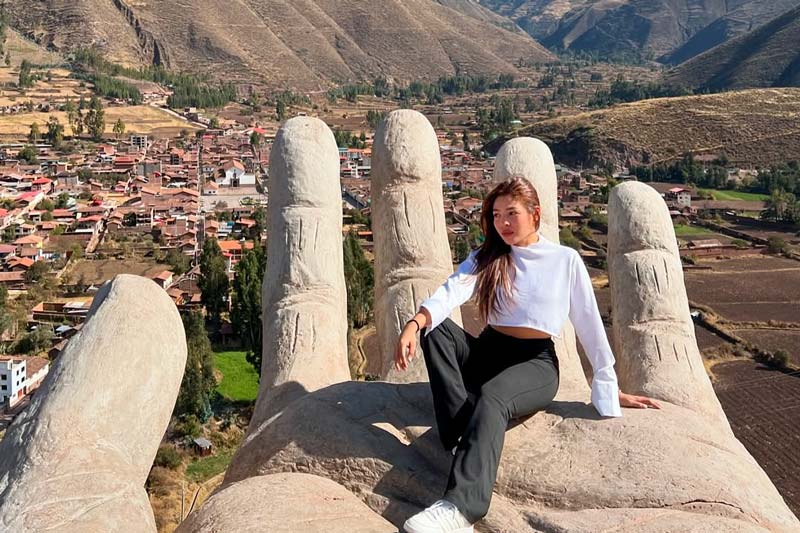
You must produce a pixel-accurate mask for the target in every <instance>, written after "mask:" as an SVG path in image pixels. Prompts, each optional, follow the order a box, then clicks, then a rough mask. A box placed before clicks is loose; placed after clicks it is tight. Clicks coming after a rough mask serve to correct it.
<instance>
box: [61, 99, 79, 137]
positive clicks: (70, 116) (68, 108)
mask: <svg viewBox="0 0 800 533" xmlns="http://www.w3.org/2000/svg"><path fill="white" fill-rule="evenodd" d="M64 112H65V113H66V114H67V124H69V127H70V128H72V131H73V132H74V131H75V121H76V120H77V118H78V108H77V107H76V106H75V102H73V101H72V98H67V103H66V104H64Z"/></svg>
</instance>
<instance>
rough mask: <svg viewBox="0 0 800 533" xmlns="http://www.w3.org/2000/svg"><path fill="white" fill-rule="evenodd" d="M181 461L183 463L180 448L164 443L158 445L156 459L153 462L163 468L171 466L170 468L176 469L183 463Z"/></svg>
mask: <svg viewBox="0 0 800 533" xmlns="http://www.w3.org/2000/svg"><path fill="white" fill-rule="evenodd" d="M181 463H183V459H181V456H180V454H179V453H178V450H176V449H175V448H174V447H173V446H170V445H168V444H164V445H162V446H159V447H158V452H157V453H156V460H155V461H154V463H153V464H155V465H156V466H161V467H163V468H169V469H170V470H175V469H176V468H178V467H179V466H180V465H181Z"/></svg>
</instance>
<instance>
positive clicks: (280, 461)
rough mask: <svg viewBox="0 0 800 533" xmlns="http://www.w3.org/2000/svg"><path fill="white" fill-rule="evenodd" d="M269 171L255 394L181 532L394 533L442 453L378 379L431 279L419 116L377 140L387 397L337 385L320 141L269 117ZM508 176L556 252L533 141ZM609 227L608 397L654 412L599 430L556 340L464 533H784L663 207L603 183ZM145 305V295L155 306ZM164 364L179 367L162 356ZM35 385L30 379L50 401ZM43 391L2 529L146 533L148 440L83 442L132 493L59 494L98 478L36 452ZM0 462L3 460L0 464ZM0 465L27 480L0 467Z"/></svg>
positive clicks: (338, 345) (332, 240) (546, 163)
mask: <svg viewBox="0 0 800 533" xmlns="http://www.w3.org/2000/svg"><path fill="white" fill-rule="evenodd" d="M271 172H272V175H271V178H270V232H269V235H270V240H269V254H268V257H269V264H268V266H267V272H268V273H269V275H268V279H267V280H265V285H264V299H263V300H264V331H265V335H264V341H265V342H264V352H263V353H264V357H265V360H264V368H263V371H262V374H263V375H262V386H261V387H262V388H261V391H260V394H259V400H258V403H257V406H256V410H255V413H254V415H253V419H252V421H251V426H250V429H249V431H248V435H247V437H246V439H245V442H244V444H243V445H242V447H241V449H240V450H239V452H238V453H237V455H236V456H235V457H234V460H233V462H232V464H231V466H230V468H229V469H228V472H227V474H226V478H225V481H224V482H223V485H222V487H221V488H220V489H219V490H218V491H217V492H216V493H215V494H214V495H212V496H211V497H210V498H209V500H208V501H207V502H206V503H205V504H204V506H203V507H202V509H201V510H200V511H198V512H195V513H194V514H193V515H191V516H190V517H189V519H188V520H187V521H186V522H184V523H183V524H182V526H181V528H180V530H181V531H245V530H253V531H255V530H258V531H315V530H320V531H322V530H325V531H396V530H397V528H396V526H394V525H392V524H400V523H402V521H403V520H404V519H405V518H406V517H407V516H408V515H410V514H411V513H413V512H415V511H416V510H418V508H420V507H422V506H425V505H427V504H429V503H431V502H432V501H433V500H434V499H436V498H437V497H438V496H440V494H441V492H442V490H443V489H444V485H445V483H446V478H447V472H448V470H449V462H450V459H451V456H450V455H449V454H448V453H447V452H445V451H443V450H442V449H441V446H440V445H439V443H438V438H437V437H436V435H435V430H431V429H430V426H431V424H432V423H433V415H432V406H431V402H430V390H429V387H428V385H427V383H419V382H417V383H408V382H407V383H402V381H421V380H424V378H425V372H424V365H422V364H421V362H420V361H419V359H421V358H417V361H416V363H415V365H416V366H414V367H413V368H412V369H411V370H410V371H409V372H408V373H407V374H397V373H395V372H394V371H393V370H392V364H391V363H392V354H393V343H394V341H395V339H396V338H397V334H398V333H399V330H400V327H401V326H402V324H403V322H404V321H405V319H407V318H408V317H410V316H411V314H413V312H414V310H415V309H416V307H417V305H418V304H419V302H420V301H421V300H422V299H423V298H424V297H425V296H427V294H429V293H430V291H431V290H433V289H434V288H435V287H436V286H438V284H439V283H441V280H442V279H443V278H444V277H445V276H446V275H447V274H448V273H449V271H450V269H451V266H450V256H449V250H448V248H447V237H446V232H445V226H444V216H443V213H442V210H441V209H440V208H439V209H437V208H436V207H437V206H440V205H441V201H442V197H441V189H440V185H439V184H440V179H441V169H440V161H439V154H438V146H437V144H436V139H435V135H434V133H433V130H432V128H431V127H430V125H429V124H428V123H427V121H426V120H425V119H424V117H422V116H421V115H419V114H417V113H414V112H410V111H399V112H394V113H392V114H391V115H390V116H389V117H388V118H387V119H386V120H385V121H384V123H382V125H381V126H380V127H379V129H378V132H377V133H376V143H375V153H374V160H373V175H374V177H373V191H372V196H373V203H372V210H373V228H374V230H375V249H376V280H377V287H376V322H377V325H378V334H379V338H380V341H381V347H382V352H381V353H383V354H386V358H385V360H383V361H380V362H376V366H378V367H379V368H381V369H382V375H383V376H384V377H385V378H386V379H387V381H388V382H372V383H364V382H352V381H348V371H347V364H346V361H347V360H346V340H345V329H346V325H345V323H344V316H345V313H344V306H345V304H344V282H343V276H342V271H341V268H342V267H341V264H342V263H341V257H342V256H341V253H342V252H341V246H340V239H339V235H340V231H341V222H340V210H339V209H340V208H339V205H340V201H341V200H340V193H339V188H338V153H337V151H336V146H335V143H334V141H333V136H332V135H331V133H330V131H329V130H328V129H327V127H325V126H324V124H322V123H320V122H319V121H316V120H314V119H307V118H299V119H293V120H291V121H289V122H288V123H287V124H286V125H285V126H284V128H282V130H281V132H280V133H279V135H278V138H277V139H276V142H275V145H274V147H273V151H272V155H271ZM512 175H523V176H525V177H527V178H528V179H531V180H532V181H533V182H534V184H535V185H536V187H537V189H538V191H539V195H540V198H541V200H542V215H543V226H542V231H543V232H544V234H545V235H546V236H547V237H549V238H550V239H553V240H554V239H556V238H557V208H556V201H555V196H556V195H555V188H556V181H555V173H554V169H553V163H552V157H551V156H550V153H549V151H548V150H547V148H546V147H545V146H544V145H543V144H542V143H540V142H538V141H535V140H532V139H517V140H514V141H511V142H509V143H507V144H506V146H504V148H503V150H501V153H500V154H499V155H498V159H497V163H496V167H495V178H496V179H505V178H507V177H509V176H512ZM609 219H610V222H611V227H610V235H609V272H610V276H611V286H612V291H613V293H612V296H613V298H612V302H613V313H614V318H615V322H614V333H615V335H614V337H615V338H616V340H617V341H618V342H617V343H618V346H617V347H616V350H615V353H616V354H617V372H618V375H619V379H620V385H621V387H622V389H623V390H624V391H626V392H630V393H641V394H646V395H648V396H651V397H654V398H656V399H658V400H659V401H660V403H661V404H662V406H663V407H662V409H661V410H658V411H655V410H647V411H645V410H634V409H625V410H624V411H623V415H624V416H623V417H622V418H616V419H604V418H601V417H599V416H598V415H597V412H596V411H595V410H594V408H593V407H592V406H591V405H589V403H588V401H589V387H588V385H587V380H586V378H585V377H584V375H583V372H582V370H581V365H580V361H579V358H578V354H577V350H576V347H575V344H574V335H573V333H572V328H571V326H567V327H566V329H565V331H564V335H562V338H561V339H560V340H558V341H557V351H558V355H559V359H560V361H561V385H560V389H559V393H558V395H557V397H556V399H555V401H554V402H553V403H552V404H551V405H550V406H549V407H548V408H547V409H546V410H544V411H542V412H539V413H536V414H535V415H533V416H531V417H529V418H527V419H526V420H518V421H515V422H516V425H515V427H513V428H512V429H510V431H509V432H508V433H507V436H506V443H505V448H504V452H503V459H502V464H501V467H500V472H499V474H498V480H497V483H496V486H495V496H494V499H493V502H492V507H491V509H490V512H489V515H488V516H487V517H486V518H485V519H484V521H483V522H482V523H481V524H479V526H478V528H479V529H483V530H486V531H514V532H517V531H598V530H615V531H637V532H640V531H645V532H647V531H794V530H797V529H798V528H800V523H799V522H798V520H797V518H795V517H794V515H792V513H791V512H790V511H789V509H788V508H787V507H786V505H785V504H784V502H783V500H782V498H781V497H780V495H779V494H778V492H777V491H776V489H775V487H774V486H773V485H772V483H771V482H770V481H769V479H768V478H767V476H766V475H765V474H764V472H763V471H762V470H761V468H760V467H759V466H758V465H757V464H756V463H755V461H754V460H753V459H752V457H751V456H750V455H749V454H748V453H747V451H746V450H745V449H744V447H743V446H742V445H741V444H740V443H739V442H738V441H737V440H736V439H735V438H734V436H733V435H732V433H731V431H730V427H729V426H728V424H727V421H726V420H725V416H724V414H723V413H722V410H721V409H720V406H719V403H718V402H717V400H716V397H715V396H714V393H713V390H712V388H711V385H710V383H709V380H708V378H707V376H706V375H705V371H704V368H703V365H702V361H701V359H700V356H699V353H698V350H697V345H696V342H695V339H694V330H693V328H692V325H691V322H690V320H689V318H688V305H687V300H686V293H685V288H684V285H683V276H682V271H681V267H680V262H679V259H678V257H677V249H676V246H675V238H674V234H673V233H672V226H671V223H670V221H669V216H668V214H667V212H666V208H665V206H664V204H663V201H662V200H661V198H660V197H659V196H658V195H657V194H656V193H655V191H653V190H651V189H649V188H648V187H646V186H643V185H640V184H636V183H632V184H623V185H620V186H618V187H617V188H616V189H614V191H613V192H612V198H611V200H610V205H609ZM281 235H283V236H284V238H281V237H280V236H281ZM129 283H131V280H126V279H121V280H117V281H115V282H114V284H113V287H114V288H116V289H118V290H117V292H118V293H120V297H119V298H118V299H120V298H121V299H122V301H123V303H130V304H131V305H133V304H132V302H131V300H128V301H126V300H125V298H126V297H127V298H131V299H132V298H133V297H138V293H137V294H135V295H134V294H126V293H125V289H126V284H129ZM153 287H155V286H153ZM113 290H114V289H113V288H112V292H113ZM128 290H129V292H134V291H133V289H131V288H129V289H128ZM142 290H143V289H142V288H138V289H137V291H139V292H141V291H142ZM147 291H149V293H148V294H147V295H146V296H147V297H151V294H152V298H153V299H155V300H157V299H159V298H161V299H162V300H163V299H164V298H163V296H162V295H161V294H159V293H157V292H154V291H151V290H150V289H147V290H144V292H147ZM150 293H151V294H150ZM167 301H168V300H167ZM113 303H114V301H110V300H109V299H108V298H106V299H105V301H104V300H103V298H99V299H98V302H97V303H96V304H95V307H96V311H95V315H96V316H95V318H93V319H92V320H90V324H87V329H91V327H95V326H97V321H98V320H100V317H101V316H102V318H103V319H104V320H109V321H111V320H112V319H113V318H114V317H113V316H112V315H111V313H112V312H114V310H113V309H110V305H111V304H113ZM118 303H119V302H117V304H118ZM123 307H124V306H123ZM165 315H166V312H165ZM455 318H458V314H457V313H456V314H455ZM98 327H102V326H98ZM150 327H151V328H161V329H162V330H164V331H170V330H175V329H176V328H180V327H181V325H180V321H179V320H177V322H176V320H175V318H174V316H172V317H170V320H166V319H165V317H162V320H161V321H160V322H159V323H158V324H154V325H150ZM146 330H147V328H144V329H137V330H136V331H133V332H131V333H129V334H130V335H142V334H143V332H144V331H146ZM151 344H152V343H149V344H148V343H147V342H139V344H136V343H135V342H134V343H132V344H131V346H132V347H133V348H134V349H136V350H138V352H137V353H139V354H140V355H141V357H143V358H144V360H147V358H148V357H149V358H150V359H149V360H150V361H151V362H152V361H156V360H159V358H162V357H163V350H159V349H155V348H153V347H152V346H151ZM177 344H178V345H179V344H180V343H179V342H178V343H177ZM73 345H74V346H73V347H74V349H72V348H73V347H71V349H72V351H71V353H67V354H65V356H70V355H71V354H75V357H77V354H78V353H83V352H90V351H91V350H92V349H95V350H96V349H97V348H96V347H95V346H93V345H92V344H91V343H90V341H89V339H88V338H87V337H86V336H84V337H82V338H80V339H78V340H77V342H73ZM181 349H183V348H182V347H181V346H179V347H178V349H177V350H175V351H177V352H178V353H180V352H181ZM184 350H185V349H184ZM118 352H119V350H118ZM183 353H184V356H185V351H184V352H183ZM111 356H112V357H115V358H121V357H124V356H125V354H124V353H112V354H111ZM175 359H177V360H178V361H179V362H180V355H177V356H175ZM67 362H69V357H67V358H65V357H64V356H62V359H61V361H60V362H59V364H62V365H65V364H66V363H67ZM57 366H58V365H57ZM54 370H58V369H54ZM53 373H54V375H55V374H58V373H59V372H58V371H54V372H53ZM62 373H63V372H62ZM164 379H165V380H166V381H168V382H169V384H168V385H167V386H164V387H162V388H163V389H165V390H166V392H165V393H164V394H165V396H164V397H163V398H161V402H160V404H164V405H160V404H159V405H158V406H155V407H157V408H159V409H160V411H159V416H160V417H161V419H163V413H167V416H168V413H169V411H171V403H170V402H171V399H172V398H174V394H175V393H176V392H177V388H176V387H177V384H179V383H180V375H179V374H177V375H176V374H175V373H174V372H173V373H172V374H171V377H168V378H164ZM51 381H52V380H50V381H48V384H47V385H46V386H47V387H50V388H51V389H55V388H57V385H54V384H53V383H52V382H51ZM79 385H85V383H80V382H77V383H76V382H73V381H70V382H69V383H67V384H66V385H64V387H78V386H79ZM130 389H131V387H130V386H128V389H127V390H126V389H125V388H124V386H121V388H119V389H117V390H116V391H113V392H112V390H111V388H110V386H108V390H107V391H106V392H108V393H109V394H110V395H111V396H112V397H114V398H116V397H117V396H119V397H120V398H122V399H120V398H117V404H115V405H116V407H117V409H125V407H124V405H125V402H124V397H125V395H126V394H127V393H129V392H130ZM170 394H171V395H172V396H170ZM50 396H51V395H50V394H48V395H40V398H41V397H43V399H42V400H41V401H40V400H37V402H38V403H37V404H35V405H34V406H32V408H31V409H30V413H29V416H27V418H26V420H24V421H22V422H21V423H16V424H15V426H13V427H12V429H11V430H9V436H8V437H7V438H6V439H5V440H4V441H3V443H2V447H1V448H0V467H2V468H3V470H2V471H3V472H5V473H6V476H5V477H4V478H3V480H4V483H5V484H4V485H0V490H3V492H2V493H0V495H2V499H0V502H2V503H0V519H2V523H3V525H4V526H9V525H13V526H20V527H16V528H15V530H19V531H27V530H30V531H32V530H37V529H43V526H50V527H52V526H53V524H56V525H60V526H61V529H63V530H79V529H80V530H86V529H87V527H88V528H91V526H98V528H103V529H118V527H116V526H124V527H122V529H124V530H127V531H134V530H141V531H152V530H153V529H154V527H153V525H152V513H151V512H149V509H148V508H146V495H144V491H143V490H142V489H141V486H142V484H143V481H144V478H145V477H146V467H147V466H148V465H149V462H151V461H152V457H153V456H154V454H155V448H156V447H157V445H158V441H159V439H160V434H159V433H158V428H159V427H160V428H161V431H162V432H163V425H162V426H159V423H156V424H155V427H153V428H150V427H149V426H148V428H147V431H144V432H140V434H139V441H140V442H137V443H135V444H138V445H137V446H133V445H131V446H130V449H127V448H126V449H124V450H120V448H121V447H122V446H121V445H120V442H121V441H122V440H124V438H123V437H124V433H123V436H120V435H118V434H116V433H115V432H114V431H112V430H111V429H110V428H109V429H100V430H98V432H99V433H100V434H98V435H96V437H97V438H98V439H100V440H101V441H103V442H110V443H111V444H110V445H109V446H107V448H111V449H112V450H115V451H112V452H111V454H110V455H111V457H110V459H109V460H110V461H112V462H114V464H115V465H117V466H118V467H123V468H124V470H122V473H119V474H118V475H117V476H116V477H115V478H114V479H113V480H112V479H110V478H109V479H108V480H107V481H108V482H109V483H110V482H111V481H113V482H114V483H116V485H115V486H119V487H123V488H124V489H125V491H127V492H126V493H129V494H132V495H133V496H132V497H130V498H128V499H127V500H123V499H119V498H116V499H115V498H105V499H98V495H100V494H103V492H102V490H103V489H104V486H103V484H102V483H95V484H94V485H92V486H91V487H88V488H87V487H81V484H80V483H73V484H72V485H70V481H69V479H70V477H71V476H74V477H73V480H75V479H77V480H80V479H86V478H87V477H88V476H89V475H90V474H89V472H90V471H91V470H92V468H94V469H95V470H96V469H97V467H96V465H91V466H92V468H90V465H89V463H88V462H87V461H86V460H85V457H84V458H81V457H73V456H74V455H76V454H69V453H67V454H63V455H65V457H62V455H59V454H57V453H53V451H54V450H55V449H57V448H58V444H57V443H56V440H57V439H56V438H54V437H57V435H52V432H53V431H56V430H58V428H56V429H53V428H51V427H50V426H46V425H44V424H43V423H42V420H43V419H44V418H47V417H55V418H57V417H58V414H57V413H58V412H60V411H59V409H58V407H59V406H58V405H54V402H55V400H52V401H51V399H50ZM62 401H63V399H62ZM167 404H168V405H167ZM62 418H63V417H62ZM56 425H57V424H56ZM74 425H75V424H74V421H73V424H72V426H71V427H73V428H74ZM151 425H152V424H151ZM32 428H33V429H32ZM60 430H61V431H65V429H64V427H62V428H61V429H60ZM48 432H50V433H48ZM103 432H104V433H103ZM9 437H10V438H9ZM23 437H24V438H25V439H33V440H34V443H33V446H30V445H29V446H28V449H29V450H30V449H34V450H35V449H37V446H40V447H42V448H46V449H47V451H48V452H49V453H50V454H51V455H50V456H49V457H48V456H47V455H45V454H37V453H33V454H28V455H27V456H25V455H24V454H23V453H22V452H21V451H20V449H21V447H22V445H23V442H24V438H23ZM37 439H38V440H37ZM115 439H116V440H115ZM128 441H130V436H129V435H128ZM41 443H44V444H41ZM6 451H10V452H12V454H13V456H14V457H13V458H12V459H9V454H8V453H5V452H6ZM13 459H17V460H18V462H19V463H22V464H25V465H26V468H25V469H21V468H16V469H15V468H14V467H13V465H14V464H16V463H14V461H13ZM56 459H58V462H56ZM117 471H118V472H119V468H118V470H117ZM54 472H59V473H60V475H58V476H56V475H55V474H54ZM37 475H38V476H39V477H38V478H37V477H36V476H37ZM125 476H127V477H125ZM101 477H102V476H101ZM43 479H44V480H45V481H43ZM103 479H105V478H103ZM9 480H10V483H9ZM64 480H67V481H64ZM54 487H55V489H58V490H62V489H63V490H62V492H63V493H64V494H66V493H67V489H71V490H72V492H71V493H69V494H70V496H71V497H70V498H66V497H58V496H56V497H54V498H52V499H51V500H52V501H50V502H49V503H48V505H46V506H45V511H46V512H44V513H43V512H42V506H41V505H39V506H38V507H36V508H34V507H33V504H31V503H30V500H33V501H37V500H41V495H42V494H50V493H48V492H44V491H46V490H50V491H52V490H54ZM58 490H56V492H58ZM105 490H106V494H107V493H108V490H107V487H105ZM37 495H39V498H36V496H37ZM143 498H144V500H143ZM26 502H27V503H26ZM98 502H99V503H98ZM148 512H149V514H148Z"/></svg>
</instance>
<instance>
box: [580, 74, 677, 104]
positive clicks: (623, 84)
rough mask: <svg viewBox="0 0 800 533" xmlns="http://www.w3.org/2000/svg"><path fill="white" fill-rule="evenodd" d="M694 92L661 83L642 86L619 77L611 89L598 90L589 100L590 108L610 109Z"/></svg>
mask: <svg viewBox="0 0 800 533" xmlns="http://www.w3.org/2000/svg"><path fill="white" fill-rule="evenodd" d="M690 94H692V92H691V91H690V90H688V89H686V88H684V87H674V86H671V85H665V84H661V83H646V84H642V83H639V82H635V81H626V80H624V79H622V77H618V78H617V79H616V80H614V81H613V82H612V83H611V87H609V88H608V89H607V90H606V89H598V90H597V91H596V92H595V94H594V96H593V97H591V98H590V99H589V107H593V108H598V107H608V106H611V105H614V104H618V103H622V102H636V101H639V100H648V99H650V98H664V97H668V96H687V95H690Z"/></svg>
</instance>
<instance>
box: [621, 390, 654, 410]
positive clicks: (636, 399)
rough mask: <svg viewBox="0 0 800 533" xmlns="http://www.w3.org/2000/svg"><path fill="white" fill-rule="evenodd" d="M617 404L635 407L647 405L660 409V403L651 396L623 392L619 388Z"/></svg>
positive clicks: (644, 407) (645, 406) (645, 407)
mask: <svg viewBox="0 0 800 533" xmlns="http://www.w3.org/2000/svg"><path fill="white" fill-rule="evenodd" d="M619 405H620V407H635V408H636V409H647V408H649V407H653V408H654V409H661V405H660V404H659V403H658V402H657V401H655V400H654V399H652V398H648V397H647V396H634V395H633V394H625V393H624V392H622V391H621V390H620V391H619Z"/></svg>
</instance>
